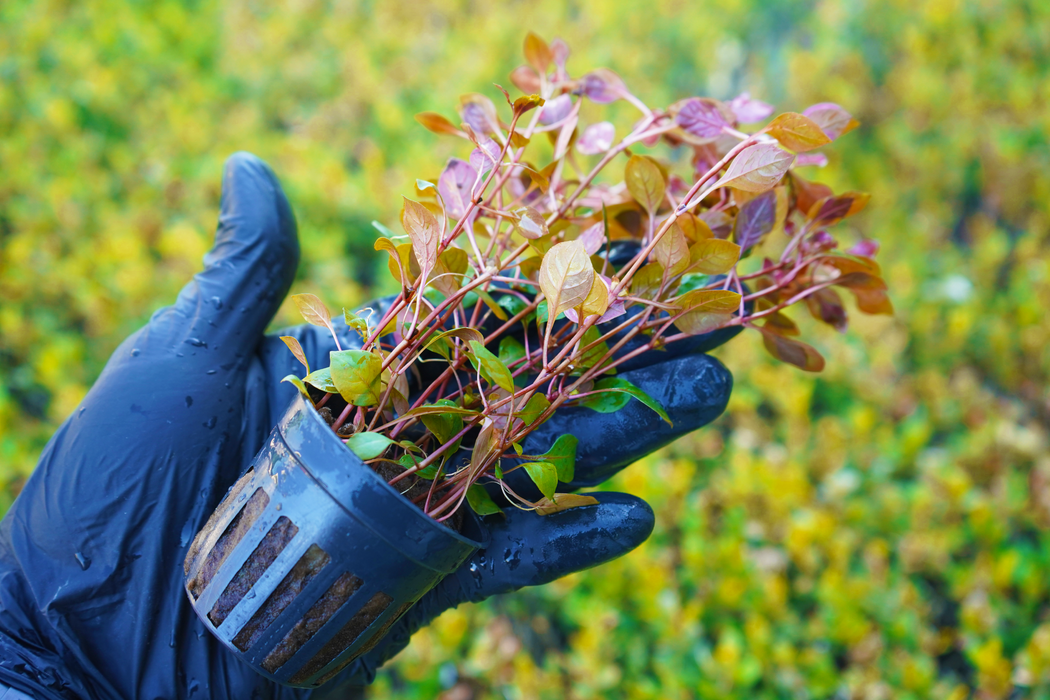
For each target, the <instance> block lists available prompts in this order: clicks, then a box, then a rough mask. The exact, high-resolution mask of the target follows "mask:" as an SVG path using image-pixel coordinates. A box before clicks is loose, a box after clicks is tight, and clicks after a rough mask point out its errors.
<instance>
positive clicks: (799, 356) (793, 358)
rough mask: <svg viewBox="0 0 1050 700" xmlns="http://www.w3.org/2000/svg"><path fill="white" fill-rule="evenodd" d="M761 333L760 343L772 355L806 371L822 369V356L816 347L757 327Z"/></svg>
mask: <svg viewBox="0 0 1050 700" xmlns="http://www.w3.org/2000/svg"><path fill="white" fill-rule="evenodd" d="M758 330H759V332H761V333H762V343H763V345H765V346H766V350H768V351H769V354H771V355H772V356H773V357H775V358H777V359H778V360H780V361H781V362H787V363H788V364H789V365H795V366H796V367H798V368H799V369H802V370H805V371H806V372H820V371H821V370H823V369H824V358H823V357H822V356H821V354H820V353H819V352H817V351H816V349H815V348H814V347H812V346H810V345H807V344H805V343H803V342H802V341H800V340H795V339H794V338H786V337H784V336H782V335H777V334H776V333H771V332H770V331H767V330H766V329H764V328H758Z"/></svg>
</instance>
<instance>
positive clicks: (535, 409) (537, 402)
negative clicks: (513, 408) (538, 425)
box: [517, 393, 551, 425]
mask: <svg viewBox="0 0 1050 700" xmlns="http://www.w3.org/2000/svg"><path fill="white" fill-rule="evenodd" d="M550 405H551V402H550V401H548V400H547V396H546V395H545V394H540V393H536V394H533V395H532V396H530V397H529V400H528V401H526V402H525V406H524V407H523V408H521V409H519V411H518V414H517V415H518V418H521V420H522V421H524V422H525V425H532V424H533V423H534V422H535V421H536V419H537V418H539V417H540V414H541V413H543V412H544V411H546V410H547V409H548V408H549V407H550Z"/></svg>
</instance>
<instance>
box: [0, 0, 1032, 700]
mask: <svg viewBox="0 0 1050 700" xmlns="http://www.w3.org/2000/svg"><path fill="white" fill-rule="evenodd" d="M529 29H532V30H535V31H537V32H538V33H540V34H541V35H542V36H544V37H546V38H547V39H552V38H554V37H555V36H561V37H563V38H565V39H566V40H567V41H568V42H569V44H570V45H571V46H572V47H573V50H574V54H573V57H572V58H571V59H570V62H569V67H570V70H572V71H574V72H575V73H577V74H579V73H580V72H583V71H585V70H587V69H590V68H592V67H596V66H600V65H605V66H608V67H610V68H612V69H614V70H616V71H618V72H619V73H620V74H621V75H622V76H624V78H625V79H626V81H627V83H628V85H629V86H630V87H631V88H632V89H633V91H634V92H635V93H636V94H638V95H639V96H641V97H642V99H644V100H645V101H646V102H649V103H650V104H654V105H660V104H667V103H669V102H670V101H671V100H672V99H674V98H677V97H684V96H688V95H694V94H700V95H710V96H713V97H719V98H729V97H732V96H733V95H735V94H737V93H738V92H740V91H742V90H749V91H750V92H751V93H752V94H753V95H755V96H756V97H760V98H762V99H765V100H766V101H769V102H772V103H775V104H776V105H777V106H778V107H779V108H780V109H781V110H796V111H801V109H803V108H804V107H806V106H807V105H809V104H811V103H814V102H820V101H834V102H838V103H840V104H842V105H844V106H845V107H846V108H847V109H849V110H850V111H851V112H852V113H853V114H854V115H856V116H857V117H858V118H859V119H860V120H861V122H862V123H863V126H862V127H861V128H860V129H858V130H857V131H855V132H853V133H851V134H850V135H848V136H847V137H845V138H843V139H842V140H841V141H840V142H838V143H836V144H835V145H834V147H832V148H831V149H829V156H830V159H831V163H830V165H829V166H828V167H827V168H825V169H824V170H822V171H820V172H819V174H818V175H817V176H816V177H817V179H820V180H823V181H825V182H828V183H830V184H832V185H833V186H834V187H835V188H836V189H837V190H844V189H860V190H865V191H869V192H871V193H872V194H873V199H872V203H871V205H870V206H869V208H868V210H867V211H866V212H865V213H864V214H862V215H861V216H859V217H856V219H855V220H853V219H851V220H850V221H849V223H848V226H850V227H852V229H854V231H853V232H849V233H845V234H844V237H845V238H846V239H853V238H855V237H857V236H859V235H860V234H862V233H863V234H865V235H868V236H871V237H874V238H876V239H878V240H879V241H881V243H882V245H883V248H882V253H881V254H880V259H881V260H882V262H883V267H884V270H885V272H886V277H887V279H888V281H889V283H890V288H891V291H892V296H893V299H894V303H895V305H896V307H897V310H898V311H897V315H896V316H895V317H893V318H888V317H861V316H856V317H855V318H854V325H853V327H852V328H851V330H850V332H849V333H848V334H847V335H845V336H841V335H838V334H836V333H835V332H834V331H833V330H830V329H829V328H827V327H825V326H817V325H816V324H813V323H805V324H804V325H805V326H806V328H805V330H806V334H807V336H808V337H809V338H810V339H811V340H812V342H814V344H815V345H816V346H817V347H818V348H819V349H820V350H821V352H823V353H824V354H825V355H826V356H827V358H828V369H827V370H826V371H825V372H824V373H823V374H821V375H817V376H814V375H807V374H803V373H801V372H799V371H797V370H795V369H794V368H791V367H788V366H786V365H779V364H776V363H774V362H773V361H772V360H771V359H770V358H768V357H767V356H766V355H765V353H764V351H763V350H762V348H761V343H760V342H759V341H758V339H757V338H756V337H750V336H748V335H745V336H743V337H741V338H739V339H737V340H736V341H734V342H732V343H731V344H730V345H729V346H728V347H725V348H723V349H721V350H720V351H719V353H718V354H719V356H720V357H721V359H722V360H723V361H724V362H725V363H726V364H727V365H728V366H729V367H730V369H731V370H732V371H733V372H734V374H735V376H736V391H735V393H734V395H733V399H732V402H731V404H730V408H729V411H728V412H727V414H726V415H725V416H724V417H723V418H721V419H720V420H719V421H718V422H717V423H716V424H715V425H713V426H712V427H710V428H708V429H706V430H704V431H702V432H700V433H698V434H696V435H694V436H692V437H690V438H688V439H685V440H682V441H680V442H679V443H677V444H676V445H674V446H672V447H670V448H668V449H665V450H663V451H662V452H660V453H658V454H656V455H654V456H653V457H651V458H649V459H647V460H645V461H644V462H642V463H639V464H637V465H635V466H634V467H633V468H631V469H629V470H627V471H626V472H625V473H623V474H622V475H621V476H620V477H618V478H617V479H615V480H614V482H613V483H611V484H610V485H609V487H610V488H616V489H624V490H628V491H631V492H634V493H637V494H639V495H642V496H644V497H645V498H647V499H648V500H649V501H650V502H651V503H652V504H653V506H654V508H655V510H656V512H657V526H656V532H655V533H654V535H653V537H652V538H651V540H650V541H649V542H648V543H646V544H645V545H644V546H643V547H641V548H640V549H639V550H637V551H636V552H634V553H632V554H631V555H630V556H628V557H625V558H624V559H622V560H620V561H617V562H615V563H612V564H610V565H607V566H605V567H602V568H600V569H598V570H595V571H591V572H586V573H583V574H579V575H575V576H572V577H570V578H568V579H565V580H562V581H560V582H558V583H556V584H552V585H550V586H547V587H545V588H542V589H536V590H529V591H525V592H521V593H519V594H516V595H514V596H508V597H504V598H501V599H498V600H494V601H490V602H489V603H487V604H485V605H479V606H471V607H466V608H463V609H461V610H457V611H454V612H450V613H447V614H446V615H444V616H443V617H441V618H440V619H439V620H438V621H437V623H435V624H434V625H433V626H432V627H431V628H430V629H428V630H426V631H424V632H423V633H421V634H419V635H418V636H417V637H416V638H415V639H414V641H413V644H412V646H411V647H410V648H409V649H408V650H407V651H406V652H404V653H403V654H402V655H401V656H400V657H398V659H397V660H396V662H395V663H393V664H391V665H389V666H388V667H387V668H386V669H385V670H384V671H383V672H382V674H381V676H380V678H379V680H378V682H377V686H376V688H377V690H376V692H375V693H374V695H375V697H397V698H432V697H435V696H437V695H439V694H441V693H445V694H444V695H443V696H442V697H443V698H445V699H446V700H469V699H470V698H506V699H508V700H515V699H518V698H521V699H524V698H581V699H582V698H611V697H615V698H621V697H622V698H660V699H676V698H749V699H750V698H792V699H795V698H836V699H843V700H844V699H846V698H858V699H861V698H863V699H867V700H877V699H889V698H953V699H956V700H961V699H962V698H966V697H976V698H981V699H990V698H1006V697H1010V696H1011V694H1012V695H1013V697H1032V698H1047V697H1050V605H1048V603H1050V451H1048V427H1047V426H1048V424H1050V381H1048V379H1050V377H1048V375H1050V350H1048V344H1050V320H1048V319H1047V318H1046V314H1045V307H1046V304H1047V301H1048V300H1050V235H1048V230H1050V226H1048V224H1050V220H1048V215H1050V204H1048V202H1050V176H1048V174H1047V173H1048V172H1050V148H1048V144H1047V140H1048V136H1047V135H1048V133H1050V109H1048V107H1050V104H1048V102H1050V78H1048V76H1050V4H1048V3H1045V2H1036V1H1035V0H1033V1H1032V2H1027V3H1026V2H1019V1H1014V2H1003V1H1001V0H969V1H968V0H854V1H850V0H827V1H825V2H794V1H790V0H764V1H760V0H720V1H719V2H715V1H714V0H694V1H692V2H684V1H681V0H656V1H654V2H650V3H637V2H630V1H628V0H589V1H582V0H536V1H534V2H529V3H525V2H507V3H480V2H473V1H472V0H458V1H457V0H445V1H443V2H433V3H423V2H400V1H393V0H385V1H384V2H375V1H372V0H327V1H322V0H286V1H285V2H276V1H275V0H178V1H176V0H156V1H154V2H128V1H127V0H75V1H74V0H5V1H4V2H2V3H0V482H2V483H3V484H4V490H3V495H2V496H0V498H2V499H3V502H2V503H0V508H2V509H6V507H7V505H9V503H10V501H11V499H12V498H13V497H14V495H16V494H17V492H18V489H19V486H20V484H21V483H22V481H23V480H24V479H25V477H26V475H27V474H29V473H30V471H31V470H32V469H33V466H34V464H35V462H36V459H37V457H38V454H39V452H40V450H41V448H42V447H43V445H44V443H45V442H46V440H47V438H48V437H49V435H50V434H51V433H52V432H53V431H54V429H55V428H56V426H57V425H58V424H59V422H60V421H62V420H63V419H64V418H65V416H66V415H67V414H69V413H70V412H71V410H72V409H73V408H74V407H75V406H76V404H77V403H78V401H79V400H80V399H81V397H82V396H83V395H84V393H85V392H86V390H87V389H88V387H89V386H90V385H91V383H92V381H93V380H94V379H95V377H96V376H97V375H98V373H99V371H100V370H101V368H102V366H103V363H104V362H105V361H106V358H107V356H108V354H109V353H110V352H112V350H113V349H114V348H115V347H116V345H117V343H118V342H119V341H120V340H121V339H122V338H123V337H124V336H125V335H126V334H127V333H129V332H130V331H132V330H134V329H135V328H136V327H138V326H140V325H141V324H142V323H143V322H144V321H145V320H146V319H147V318H148V316H149V314H150V313H151V312H152V311H153V310H154V309H155V308H157V307H159V306H162V305H164V304H167V303H170V301H171V300H172V299H173V298H174V295H175V294H176V292H177V290H178V288H179V287H180V286H181V285H182V284H183V283H184V282H185V281H186V280H187V279H188V277H189V276H190V275H191V274H192V273H193V272H194V271H195V270H196V269H198V267H199V266H200V260H201V256H202V254H203V253H204V252H205V250H206V249H207V248H208V246H209V241H210V239H211V236H212V232H213V230H214V225H215V219H216V213H217V204H218V197H219V183H220V175H221V168H222V162H223V160H224V159H225V157H226V156H227V155H229V154H230V153H232V152H234V151H236V150H239V149H245V150H250V151H253V152H255V153H256V154H258V155H260V156H261V157H263V158H264V159H266V160H267V161H268V162H269V163H271V165H272V166H273V168H274V170H275V171H276V172H277V173H278V175H279V176H280V177H281V178H282V180H283V182H284V185H285V187H286V189H287V191H288V194H289V197H290V199H291V201H292V203H293V206H294V207H295V210H296V213H297V216H298V218H299V222H300V231H301V237H302V244H303V261H302V264H301V266H300V270H299V279H298V281H297V283H296V288H297V289H298V290H299V291H312V292H314V293H317V294H319V295H321V296H322V297H324V298H325V299H327V300H329V301H330V302H331V303H333V304H335V305H341V304H342V305H347V306H350V305H352V304H354V303H356V302H360V301H364V300H365V298H366V297H367V296H368V295H370V294H374V293H380V292H383V291H385V290H386V287H384V286H383V283H381V282H379V280H382V279H383V278H382V277H379V275H378V271H379V270H381V269H382V267H384V265H383V263H382V262H381V261H379V259H378V256H377V254H376V253H374V252H373V251H372V246H371V242H372V240H373V238H374V232H373V230H372V229H371V228H370V226H369V222H370V221H371V220H372V219H379V220H382V221H387V222H388V223H389V222H393V221H396V216H397V211H398V208H399V201H400V199H399V195H400V194H401V193H403V192H410V191H411V185H412V182H413V180H412V179H413V178H415V177H426V176H433V175H434V174H436V173H437V172H438V171H439V169H440V167H441V166H442V164H443V163H444V161H445V159H446V158H447V157H448V156H449V155H451V154H452V153H453V152H454V148H455V147H456V144H455V143H454V142H453V140H450V139H447V138H444V139H442V138H440V137H437V136H434V135H432V134H430V133H428V132H426V131H425V130H423V129H422V128H421V127H419V126H418V125H417V124H416V123H415V122H414V121H413V118H412V117H413V115H414V114H415V113H416V112H419V111H422V110H435V111H440V112H442V113H444V114H446V115H448V116H454V112H453V107H454V105H455V103H456V98H457V96H458V95H459V94H461V93H464V92H471V91H481V92H486V93H488V94H490V95H494V94H495V91H494V89H493V88H491V83H492V82H501V83H504V84H508V81H507V79H506V76H507V74H508V72H509V71H510V70H511V69H512V68H513V67H514V66H516V65H518V64H519V63H521V62H522V61H521V42H522V39H523V36H524V34H525V32H526V31H527V30H529ZM623 114H624V115H626V114H628V113H627V112H623ZM809 172H810V173H812V172H813V171H812V170H810V171H809ZM795 316H796V318H801V314H798V313H796V314H795ZM278 320H279V322H285V323H290V322H294V321H295V318H294V317H293V315H292V314H291V313H289V312H288V310H287V309H285V310H284V311H283V312H282V316H281V318H279V319H278Z"/></svg>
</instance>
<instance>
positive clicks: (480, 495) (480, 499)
mask: <svg viewBox="0 0 1050 700" xmlns="http://www.w3.org/2000/svg"><path fill="white" fill-rule="evenodd" d="M467 503H469V504H470V507H471V509H472V510H473V511H474V512H475V513H477V514H478V515H495V514H496V513H502V512H503V511H501V510H500V509H499V506H497V505H496V502H495V501H493V500H492V497H491V496H489V492H488V491H486V490H485V488H484V487H483V486H482V485H481V484H471V485H470V488H468V489H467Z"/></svg>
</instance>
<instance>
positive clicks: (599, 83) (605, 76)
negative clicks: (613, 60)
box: [580, 68, 627, 104]
mask: <svg viewBox="0 0 1050 700" xmlns="http://www.w3.org/2000/svg"><path fill="white" fill-rule="evenodd" d="M626 92H627V86H626V85H624V83H623V80H622V79H621V78H620V76H618V75H616V73H613V72H612V71H611V70H609V69H608V68H599V69H597V70H594V71H591V72H590V73H588V74H587V75H585V76H583V77H582V78H580V93H581V94H582V95H583V96H584V97H587V98H588V99H590V100H591V101H592V102H597V103H598V104H608V103H609V102H615V101H616V100H618V99H620V98H621V97H622V96H623V95H624V93H626Z"/></svg>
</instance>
